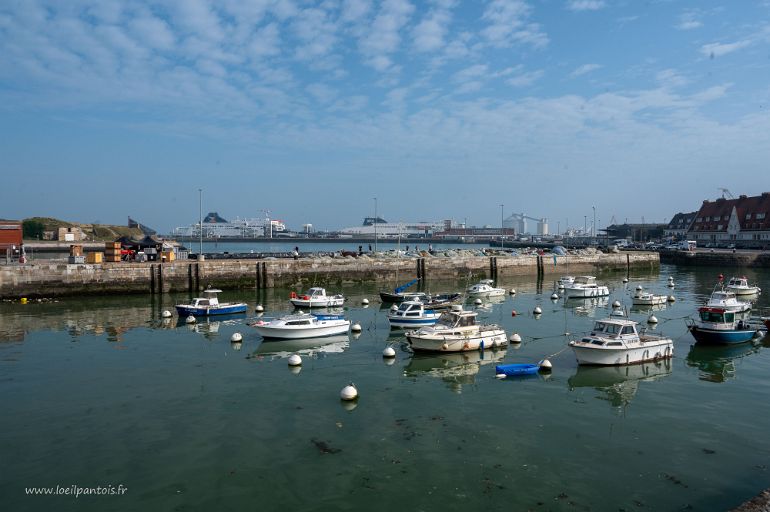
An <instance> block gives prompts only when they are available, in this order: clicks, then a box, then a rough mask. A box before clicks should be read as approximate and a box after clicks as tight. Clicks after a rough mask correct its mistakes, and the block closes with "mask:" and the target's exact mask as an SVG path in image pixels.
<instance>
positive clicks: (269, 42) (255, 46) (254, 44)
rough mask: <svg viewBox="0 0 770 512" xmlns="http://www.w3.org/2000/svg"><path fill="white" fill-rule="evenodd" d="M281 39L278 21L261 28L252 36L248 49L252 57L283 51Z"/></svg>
mask: <svg viewBox="0 0 770 512" xmlns="http://www.w3.org/2000/svg"><path fill="white" fill-rule="evenodd" d="M280 46H281V39H280V34H279V27H278V24H277V23H269V24H267V25H265V26H263V27H261V28H259V29H258V30H257V31H256V33H255V34H254V36H253V37H252V39H251V41H250V43H249V45H248V51H249V54H250V55H251V56H252V57H256V58H261V57H267V56H272V55H278V54H280V53H281V48H280Z"/></svg>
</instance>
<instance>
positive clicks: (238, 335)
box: [230, 332, 243, 343]
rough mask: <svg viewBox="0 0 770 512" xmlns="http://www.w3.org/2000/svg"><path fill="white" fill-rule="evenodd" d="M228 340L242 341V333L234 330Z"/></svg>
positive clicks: (233, 341)
mask: <svg viewBox="0 0 770 512" xmlns="http://www.w3.org/2000/svg"><path fill="white" fill-rule="evenodd" d="M230 341H231V342H232V343H240V342H241V341H243V335H242V334H241V333H239V332H234V333H233V335H232V336H230Z"/></svg>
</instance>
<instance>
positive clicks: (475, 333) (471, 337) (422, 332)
mask: <svg viewBox="0 0 770 512" xmlns="http://www.w3.org/2000/svg"><path fill="white" fill-rule="evenodd" d="M476 316H477V313H476V312H475V311H463V309H462V307H460V306H454V307H453V308H452V309H451V310H450V311H444V312H443V313H441V316H440V317H439V319H438V321H436V323H435V324H434V325H429V326H425V327H421V328H420V329H418V330H415V331H407V332H406V339H407V340H408V341H409V344H410V345H411V347H412V350H415V351H420V350H425V351H433V352H463V351H466V350H479V349H482V350H483V349H486V348H493V347H502V346H505V345H507V344H508V340H507V338H506V337H505V331H504V330H503V329H502V328H500V327H498V326H497V325H482V324H477V323H476Z"/></svg>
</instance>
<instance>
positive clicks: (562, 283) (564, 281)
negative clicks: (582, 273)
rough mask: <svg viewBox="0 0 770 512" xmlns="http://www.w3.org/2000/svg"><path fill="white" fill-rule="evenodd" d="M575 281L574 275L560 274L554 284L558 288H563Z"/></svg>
mask: <svg viewBox="0 0 770 512" xmlns="http://www.w3.org/2000/svg"><path fill="white" fill-rule="evenodd" d="M574 282H575V277H574V276H561V277H560V278H559V280H558V281H557V282H556V285H557V286H558V287H559V290H563V289H564V288H566V287H567V286H569V285H571V284H572V283H574Z"/></svg>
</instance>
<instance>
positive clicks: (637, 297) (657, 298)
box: [631, 290, 668, 306]
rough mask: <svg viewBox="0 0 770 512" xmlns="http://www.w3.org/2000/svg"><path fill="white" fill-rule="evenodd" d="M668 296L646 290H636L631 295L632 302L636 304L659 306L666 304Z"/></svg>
mask: <svg viewBox="0 0 770 512" xmlns="http://www.w3.org/2000/svg"><path fill="white" fill-rule="evenodd" d="M667 300H668V297H667V296H665V295H655V294H653V293H651V292H645V291H644V290H636V291H635V292H634V295H633V296H632V297H631V304H633V305H634V306H658V305H660V304H665V303H666V301H667Z"/></svg>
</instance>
